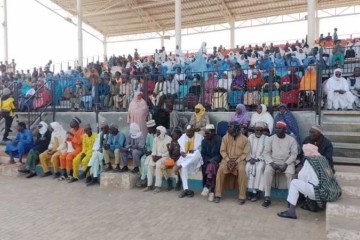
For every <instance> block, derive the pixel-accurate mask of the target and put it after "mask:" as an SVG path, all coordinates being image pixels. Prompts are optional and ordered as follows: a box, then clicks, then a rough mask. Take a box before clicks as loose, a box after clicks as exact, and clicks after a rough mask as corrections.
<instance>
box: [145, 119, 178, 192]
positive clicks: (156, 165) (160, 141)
mask: <svg viewBox="0 0 360 240" xmlns="http://www.w3.org/2000/svg"><path fill="white" fill-rule="evenodd" d="M170 142H171V137H169V136H167V135H166V128H165V127H163V126H158V127H157V128H156V138H155V139H154V143H153V148H152V151H151V159H149V163H148V172H147V188H145V189H144V192H148V191H150V190H152V183H153V177H154V172H155V189H154V193H158V192H160V191H161V185H162V176H163V175H164V177H165V179H166V180H167V184H168V191H170V190H171V189H172V183H171V179H170V178H169V175H170V172H169V170H172V169H166V167H165V160H166V159H167V158H169V151H168V148H167V145H168V144H170Z"/></svg>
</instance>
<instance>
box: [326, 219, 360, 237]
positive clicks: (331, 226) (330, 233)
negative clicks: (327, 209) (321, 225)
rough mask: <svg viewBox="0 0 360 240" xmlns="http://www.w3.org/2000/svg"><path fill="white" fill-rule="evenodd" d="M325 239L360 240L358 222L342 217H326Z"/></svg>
mask: <svg viewBox="0 0 360 240" xmlns="http://www.w3.org/2000/svg"><path fill="white" fill-rule="evenodd" d="M326 239H328V240H358V239H360V228H359V221H354V220H353V219H348V218H346V217H343V216H336V217H333V216H329V217H328V216H327V215H326Z"/></svg>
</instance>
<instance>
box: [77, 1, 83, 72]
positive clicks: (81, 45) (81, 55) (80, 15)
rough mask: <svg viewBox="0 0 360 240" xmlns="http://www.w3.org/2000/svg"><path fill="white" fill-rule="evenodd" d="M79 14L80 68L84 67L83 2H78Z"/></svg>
mask: <svg viewBox="0 0 360 240" xmlns="http://www.w3.org/2000/svg"><path fill="white" fill-rule="evenodd" d="M77 14H78V22H77V27H78V66H81V67H83V35H82V6H81V0H77Z"/></svg>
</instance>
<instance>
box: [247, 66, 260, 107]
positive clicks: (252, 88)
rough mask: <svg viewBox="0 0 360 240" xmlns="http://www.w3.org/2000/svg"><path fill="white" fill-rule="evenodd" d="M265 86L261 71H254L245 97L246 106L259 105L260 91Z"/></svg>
mask: <svg viewBox="0 0 360 240" xmlns="http://www.w3.org/2000/svg"><path fill="white" fill-rule="evenodd" d="M262 84H263V78H262V74H261V72H260V71H259V69H254V70H253V72H252V76H251V78H250V79H249V81H248V84H247V91H246V93H245V95H244V104H245V105H250V106H252V105H258V104H259V103H260V89H261V86H262Z"/></svg>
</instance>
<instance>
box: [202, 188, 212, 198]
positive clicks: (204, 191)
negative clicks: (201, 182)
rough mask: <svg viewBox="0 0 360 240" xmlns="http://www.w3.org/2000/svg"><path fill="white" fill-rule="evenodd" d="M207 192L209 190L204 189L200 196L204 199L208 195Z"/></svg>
mask: <svg viewBox="0 0 360 240" xmlns="http://www.w3.org/2000/svg"><path fill="white" fill-rule="evenodd" d="M209 192H210V190H209V189H208V188H207V187H204V188H203V190H202V192H201V194H200V195H201V196H203V197H206V196H207V195H209Z"/></svg>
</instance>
